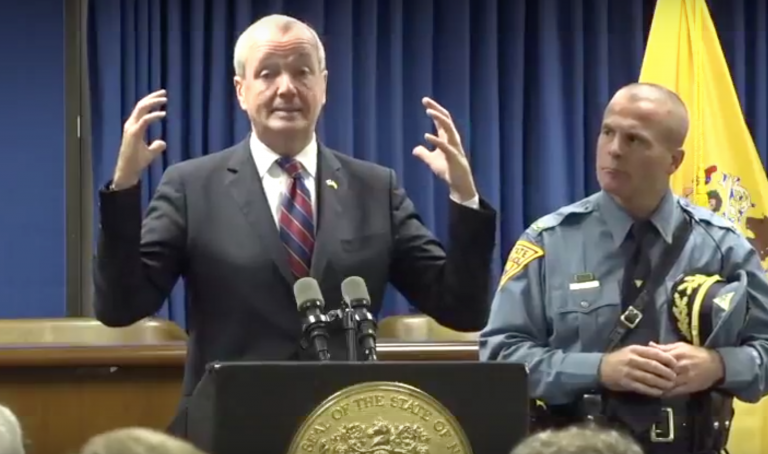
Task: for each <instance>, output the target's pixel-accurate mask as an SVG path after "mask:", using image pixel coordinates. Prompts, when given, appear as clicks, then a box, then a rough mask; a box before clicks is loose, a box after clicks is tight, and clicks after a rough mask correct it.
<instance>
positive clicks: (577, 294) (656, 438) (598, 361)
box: [480, 83, 768, 454]
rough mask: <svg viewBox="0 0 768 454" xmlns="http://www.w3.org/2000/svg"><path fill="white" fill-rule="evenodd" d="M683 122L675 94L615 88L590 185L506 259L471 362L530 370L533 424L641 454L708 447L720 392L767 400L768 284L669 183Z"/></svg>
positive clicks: (720, 410)
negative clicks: (618, 437) (587, 427)
mask: <svg viewBox="0 0 768 454" xmlns="http://www.w3.org/2000/svg"><path fill="white" fill-rule="evenodd" d="M687 132H688V114H687V111H686V107H685V105H684V103H683V102H682V100H681V99H680V98H679V97H678V96H677V95H676V94H675V93H673V92H671V91H669V90H667V89H666V88H664V87H661V86H657V85H653V84H639V83H638V84H631V85H628V86H626V87H624V88H622V89H621V90H619V91H618V92H617V93H616V94H615V95H614V97H613V98H612V100H611V101H610V103H609V104H608V106H607V108H606V110H605V112H604V117H603V123H602V128H601V131H600V133H599V138H598V142H597V159H596V171H597V179H598V181H599V183H600V186H601V191H600V192H598V193H597V194H594V195H592V196H590V197H588V198H586V199H583V200H581V201H579V202H577V203H574V204H572V205H569V206H566V207H564V208H561V209H559V210H557V211H555V212H554V213H551V214H549V215H547V216H544V217H543V218H541V219H540V220H538V221H537V222H535V223H534V224H533V225H531V226H530V227H529V228H528V229H527V230H526V231H525V232H524V233H523V235H522V236H521V237H520V239H519V241H518V242H517V244H516V245H515V247H514V248H513V250H512V252H511V253H510V256H509V260H508V262H507V265H506V266H505V270H504V273H503V276H502V278H501V281H500V284H499V288H498V290H497V293H496V296H495V298H494V301H493V305H492V309H491V315H490V319H489V321H488V325H487V327H486V328H485V329H484V331H483V332H482V333H481V335H480V358H481V360H497V361H509V362H517V363H524V364H525V365H526V366H527V369H528V377H529V378H528V380H529V397H530V398H531V399H532V401H533V400H534V399H535V402H536V405H535V406H532V407H533V409H534V411H533V413H532V415H533V418H534V420H533V421H532V427H533V428H534V429H535V430H537V429H544V428H553V427H561V426H567V425H571V424H576V423H581V422H589V421H592V422H593V423H597V424H605V425H608V426H610V427H613V428H618V429H620V430H623V431H626V432H628V433H630V434H631V435H632V436H633V437H634V438H635V439H636V440H637V441H638V442H639V443H640V444H641V445H642V446H643V448H644V449H645V450H646V453H647V454H661V453H675V454H686V453H695V454H711V453H718V452H720V451H721V450H722V449H724V446H725V444H726V442H727V436H728V429H729V427H730V424H731V421H732V417H733V398H734V397H736V398H738V399H740V400H742V401H745V402H757V401H759V400H760V399H761V398H762V397H763V396H764V395H765V394H766V368H767V366H766V357H768V279H766V274H765V271H764V269H763V267H762V265H761V263H760V259H759V256H758V253H757V251H755V250H754V249H753V248H752V246H751V245H750V244H749V242H748V241H747V239H746V238H745V237H744V236H743V235H741V234H740V233H739V231H738V230H737V229H736V228H735V227H734V225H733V224H732V223H730V222H729V221H727V220H726V219H724V218H723V217H721V216H719V215H717V214H715V213H713V212H712V211H710V210H707V209H705V208H701V207H698V206H695V205H692V204H690V203H689V202H687V201H686V200H685V199H682V198H678V197H677V196H675V195H673V194H672V193H671V191H670V189H669V188H670V177H671V175H672V174H673V173H674V172H675V171H676V170H677V169H678V168H679V167H680V165H681V163H682V161H683V157H684V155H685V153H684V151H683V149H682V146H683V143H684V141H685V137H686V135H687Z"/></svg>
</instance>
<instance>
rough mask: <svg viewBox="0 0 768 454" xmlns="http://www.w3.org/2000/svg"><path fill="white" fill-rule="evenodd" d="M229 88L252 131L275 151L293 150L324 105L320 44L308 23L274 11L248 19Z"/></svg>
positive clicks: (303, 140)
mask: <svg viewBox="0 0 768 454" xmlns="http://www.w3.org/2000/svg"><path fill="white" fill-rule="evenodd" d="M234 67H235V78H234V83H235V91H236V93H237V99H238V101H239V102H240V107H241V108H242V109H243V110H244V111H245V112H246V113H247V114H248V118H249V119H250V120H251V125H252V127H253V131H254V133H255V134H256V135H257V137H258V138H259V139H260V140H261V141H262V142H263V143H264V144H266V145H267V146H268V147H269V148H271V149H272V150H274V151H275V152H276V153H279V154H282V155H292V154H296V153H299V152H300V151H301V150H302V149H303V148H304V147H305V146H306V145H307V144H308V143H309V141H311V140H312V138H313V137H314V132H315V126H316V125H317V119H318V117H319V116H320V111H321V110H322V107H323V106H324V105H325V94H326V83H327V77H328V73H327V71H326V67H325V49H324V48H323V43H322V42H321V41H320V38H319V37H318V35H317V33H316V32H315V31H314V30H313V29H312V27H310V26H309V25H307V24H305V23H303V22H301V21H299V20H297V19H294V18H292V17H289V16H283V15H280V14H275V15H271V16H267V17H264V18H262V19H259V20H258V21H256V22H254V23H253V25H251V26H250V27H248V28H247V29H246V30H245V31H244V32H243V33H242V34H241V35H240V37H239V38H238V40H237V43H236V44H235V52H234Z"/></svg>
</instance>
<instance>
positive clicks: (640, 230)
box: [606, 221, 661, 433]
mask: <svg viewBox="0 0 768 454" xmlns="http://www.w3.org/2000/svg"><path fill="white" fill-rule="evenodd" d="M657 237H658V236H657V235H656V228H655V227H654V225H653V224H652V223H651V222H650V221H641V222H636V223H635V224H633V225H632V228H631V229H630V231H629V234H627V238H626V239H625V240H624V244H623V245H622V251H623V252H624V254H625V255H624V259H625V263H624V278H623V282H622V289H621V301H622V308H623V309H622V310H626V309H627V308H628V307H629V306H630V305H633V304H634V303H635V301H636V300H637V298H638V296H639V295H640V293H641V292H642V290H643V288H644V286H645V284H646V282H647V281H648V278H649V277H650V275H651V268H652V267H651V256H650V252H651V248H652V247H653V245H654V243H655V240H656V238H657ZM638 284H639V285H638ZM649 296H650V299H649V300H648V302H646V303H645V306H644V307H643V310H642V314H643V318H642V320H640V323H639V324H638V325H637V326H636V327H635V328H634V329H633V330H632V331H630V332H629V333H627V334H626V337H625V341H624V343H623V344H624V345H622V346H626V345H630V344H638V345H648V343H649V342H652V341H654V342H657V341H658V330H659V328H658V317H657V310H656V301H655V299H654V298H653V295H649ZM622 346H620V347H618V348H621V347H622ZM610 394H611V395H612V398H611V399H609V401H608V402H607V404H608V408H607V409H606V410H607V413H608V414H613V415H615V416H617V417H618V418H619V419H620V420H622V421H623V422H624V423H625V424H627V425H628V426H629V427H630V428H632V429H633V431H634V432H636V433H640V432H644V431H647V430H648V429H650V427H651V426H652V425H653V423H654V422H656V419H657V418H658V417H659V415H660V411H661V410H660V408H661V403H660V401H659V400H658V399H655V398H652V397H646V396H643V395H640V394H632V393H610Z"/></svg>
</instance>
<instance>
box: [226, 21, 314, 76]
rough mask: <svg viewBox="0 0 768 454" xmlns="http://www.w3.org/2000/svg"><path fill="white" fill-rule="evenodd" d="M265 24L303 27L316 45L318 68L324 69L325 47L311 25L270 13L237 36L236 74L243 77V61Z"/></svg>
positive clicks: (234, 59) (234, 64)
mask: <svg viewBox="0 0 768 454" xmlns="http://www.w3.org/2000/svg"><path fill="white" fill-rule="evenodd" d="M267 24H270V25H271V24H274V25H280V26H283V27H304V28H305V29H306V30H307V32H308V33H309V34H310V35H311V36H312V39H314V40H315V44H316V46H317V58H318V60H319V61H320V69H322V70H324V69H325V47H323V42H322V40H320V36H319V35H318V34H317V32H316V31H315V30H314V29H313V28H312V27H310V26H309V25H307V24H306V23H304V22H302V21H300V20H298V19H296V18H293V17H291V16H285V15H282V14H272V15H270V16H266V17H262V18H261V19H259V20H257V21H256V22H254V23H253V24H251V25H250V26H249V27H248V28H246V29H245V31H244V32H243V33H241V34H240V36H239V37H238V38H237V42H236V43H235V52H234V56H233V62H232V63H233V66H234V68H235V75H236V76H238V77H243V76H244V75H245V63H246V61H247V60H248V51H249V50H250V49H251V46H253V43H254V41H256V38H257V32H258V31H259V29H261V28H262V27H264V26H265V25H267Z"/></svg>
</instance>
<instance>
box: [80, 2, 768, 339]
mask: <svg viewBox="0 0 768 454" xmlns="http://www.w3.org/2000/svg"><path fill="white" fill-rule="evenodd" d="M654 5H655V2H654V1H652V0H631V1H630V0H625V1H611V0H583V1H573V0H559V1H558V0H528V1H524V0H517V1H509V0H506V1H505V0H498V1H497V0H474V1H471V0H443V1H438V0H419V1H406V0H389V1H384V0H380V1H375V0H370V1H356V0H333V1H330V0H328V1H320V0H313V1H309V0H307V1H302V0H294V1H290V0H285V1H269V2H268V1H251V0H215V1H214V0H166V1H160V0H123V1H121V2H107V1H92V2H91V5H90V16H89V23H90V33H89V37H88V40H89V48H90V51H89V61H90V63H89V67H90V69H89V74H90V84H91V92H92V106H91V107H92V109H93V154H94V156H93V166H94V175H95V177H94V181H95V184H96V185H97V186H98V185H103V184H104V183H105V182H106V181H107V180H108V179H109V178H110V177H111V175H112V171H113V168H114V165H115V159H116V155H117V150H118V147H119V143H120V135H121V130H122V122H123V121H124V119H125V118H127V116H128V114H129V112H130V111H131V109H132V108H133V106H134V104H135V102H136V101H137V100H138V99H139V98H141V97H142V96H144V95H146V94H147V93H149V92H151V91H153V90H156V89H159V88H161V87H162V88H166V89H167V90H168V92H169V97H170V103H169V105H168V109H167V110H168V116H167V121H165V122H164V123H163V124H162V125H161V126H159V127H158V128H156V129H155V130H153V131H152V132H151V134H152V135H153V136H162V137H164V138H165V139H166V140H167V142H168V151H167V152H166V153H165V154H164V155H163V157H162V159H158V161H157V162H156V163H155V164H154V165H153V166H152V168H151V169H150V170H149V171H148V172H147V174H146V176H145V178H144V180H143V186H144V191H145V199H146V200H147V201H148V200H149V198H150V197H151V193H152V191H153V189H154V187H155V185H156V184H157V183H158V181H159V179H160V176H161V174H162V172H163V169H164V168H166V167H167V166H168V165H170V164H172V163H176V162H179V161H181V160H184V159H189V158H193V157H197V156H201V155H204V154H207V153H212V152H215V151H217V150H220V149H222V148H225V147H227V146H229V145H230V144H232V143H234V142H236V141H239V140H241V139H242V138H243V137H245V135H246V133H247V132H248V130H249V128H248V124H247V120H246V117H245V115H244V114H243V113H242V112H241V111H240V110H239V107H238V106H237V104H236V102H235V96H234V92H233V88H232V75H233V70H232V50H233V46H234V43H235V40H236V39H237V36H238V35H239V33H240V32H241V31H243V30H244V29H245V28H246V27H247V26H248V25H249V24H250V23H251V22H252V21H254V20H255V19H257V18H259V17H261V16H264V15H266V14H271V13H278V12H279V13H284V14H289V15H293V16H295V17H298V18H300V19H302V20H304V21H306V22H308V23H309V24H311V25H312V26H313V27H315V28H316V30H317V31H318V33H319V34H320V36H321V37H322V39H323V41H324V43H325V46H326V50H327V54H328V67H329V87H328V104H327V106H326V109H325V112H324V114H323V117H322V119H321V125H320V128H319V131H318V133H319V137H320V139H321V140H322V141H323V142H324V143H325V144H327V145H328V146H330V147H332V148H335V149H337V150H340V151H342V152H344V153H348V154H350V155H353V156H355V157H359V158H363V159H368V160H371V161H375V162H378V163H381V164H384V165H387V166H391V167H393V168H394V169H395V170H396V171H397V173H398V174H399V177H400V179H401V180H402V181H403V184H404V185H405V188H406V189H407V190H408V192H409V193H410V196H411V198H412V199H413V200H414V203H415V204H416V206H417V207H418V209H419V211H420V212H421V214H422V216H423V218H424V221H425V222H426V224H427V225H428V226H429V227H430V228H432V229H433V230H434V232H435V233H436V234H437V235H438V236H439V237H440V238H443V239H444V238H445V237H446V222H445V221H446V203H447V200H448V196H447V193H446V190H445V188H444V185H443V184H442V183H441V182H439V181H436V179H435V178H434V177H433V176H432V175H431V173H430V172H429V170H428V169H427V168H426V167H425V166H424V165H423V164H422V163H421V162H418V161H417V160H416V159H415V158H414V157H412V156H411V150H412V149H413V147H414V146H415V145H417V144H419V143H420V141H421V139H422V134H423V133H424V132H425V131H428V130H430V128H431V124H430V122H429V121H428V119H427V117H426V116H425V114H424V112H423V109H422V108H421V106H420V102H419V101H420V99H421V97H422V96H425V95H428V96H433V97H435V98H436V99H437V100H438V101H439V102H441V103H443V104H444V105H445V106H446V107H447V108H448V109H449V110H450V111H451V113H452V115H453V116H454V118H455V120H456V122H457V123H458V126H459V129H460V131H461V133H462V136H463V139H464V143H465V145H466V148H467V149H468V150H469V152H470V154H471V163H472V167H473V169H474V173H475V176H476V180H477V183H478V185H479V187H480V191H481V192H482V194H483V195H484V196H485V197H486V198H487V199H488V200H489V201H490V202H491V203H492V204H494V205H495V206H496V207H498V209H499V210H500V213H501V216H500V226H499V237H498V238H497V244H498V250H497V253H496V256H495V262H496V263H495V269H496V272H497V273H498V271H499V270H500V267H501V265H502V263H503V261H504V259H505V256H506V254H507V252H508V251H509V249H510V248H511V246H512V244H513V243H514V241H515V239H516V238H517V236H518V235H519V234H520V233H521V232H522V230H523V229H524V228H525V226H526V225H528V224H530V223H531V222H533V221H534V220H535V219H536V218H537V217H539V216H542V215H544V214H546V213H547V212H549V211H552V210H554V209H556V208H558V207H559V206H562V205H565V204H568V203H571V202H574V201H576V200H578V199H579V198H582V197H584V196H586V195H588V194H590V193H592V192H594V191H595V190H597V184H596V181H595V178H594V175H593V174H594V172H593V166H594V161H593V159H594V158H593V149H594V142H595V138H596V134H597V131H598V127H599V124H600V120H601V115H602V110H603V108H604V106H605V104H606V103H607V102H608V100H609V98H610V96H611V94H612V93H613V92H614V91H615V90H616V89H617V88H619V87H620V86H621V85H623V84H626V83H630V82H633V81H635V80H637V77H638V75H639V69H640V64H641V62H642V55H643V49H644V42H645V39H646V36H647V31H648V28H649V25H650V20H651V17H652V14H653V7H654ZM712 8H713V16H715V20H716V22H717V24H718V26H720V27H721V28H722V30H721V34H722V35H724V36H723V42H724V44H725V47H726V54H727V55H728V56H729V58H730V62H731V65H732V66H731V67H732V71H733V72H734V73H735V74H736V77H735V80H736V82H737V85H738V89H739V91H740V93H741V95H742V100H743V101H744V105H745V108H746V111H747V113H748V114H749V119H750V122H751V126H752V127H753V131H757V143H758V146H759V147H760V149H761V150H763V151H765V150H766V149H767V148H766V145H768V144H766V132H765V129H766V126H767V125H768V94H766V88H765V81H766V80H768V79H766V75H767V74H766V71H767V70H768V68H767V67H766V64H765V59H766V40H765V38H766V37H765V21H766V18H767V17H768V15H767V14H766V6H765V4H764V3H762V2H759V1H734V0H720V1H717V2H715V4H713V5H712ZM748 45H749V46H748ZM763 159H764V161H765V158H763ZM95 222H98V220H95ZM387 298H388V299H387V301H386V305H385V307H386V310H385V312H386V313H385V314H381V315H388V314H392V313H404V312H407V311H409V310H410V308H409V306H408V304H407V302H405V301H404V300H403V299H402V298H401V297H400V296H399V295H397V294H396V293H395V292H394V291H392V292H391V294H390V295H389V296H388V297H387ZM165 311H166V312H165V313H164V314H162V315H164V316H168V317H170V318H171V319H173V320H175V321H177V322H178V323H180V324H182V325H183V324H184V300H183V293H182V290H181V287H180V286H179V287H178V288H177V290H176V291H175V292H174V293H173V295H172V297H171V301H170V304H169V305H167V309H165Z"/></svg>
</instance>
